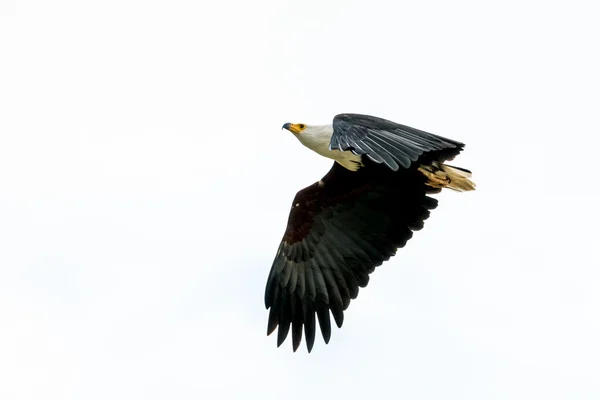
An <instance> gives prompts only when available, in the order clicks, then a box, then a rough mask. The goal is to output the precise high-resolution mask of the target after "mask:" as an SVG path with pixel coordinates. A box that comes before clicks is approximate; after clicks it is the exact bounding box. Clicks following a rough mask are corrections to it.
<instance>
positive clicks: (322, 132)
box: [282, 122, 333, 155]
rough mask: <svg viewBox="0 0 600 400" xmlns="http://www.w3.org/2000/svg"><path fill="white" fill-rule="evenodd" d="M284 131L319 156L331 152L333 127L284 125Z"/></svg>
mask: <svg viewBox="0 0 600 400" xmlns="http://www.w3.org/2000/svg"><path fill="white" fill-rule="evenodd" d="M282 129H287V130H288V131H290V132H292V133H293V134H294V136H295V137H296V139H298V140H299V141H300V142H301V143H302V144H303V145H305V146H306V147H308V148H309V149H311V150H314V151H316V152H317V153H319V154H322V155H325V154H324V153H325V152H327V151H329V142H330V140H331V135H332V134H333V127H332V126H331V124H329V125H306V124H292V123H289V122H288V123H285V124H283V127H282Z"/></svg>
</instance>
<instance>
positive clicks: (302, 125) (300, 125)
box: [298, 124, 306, 129]
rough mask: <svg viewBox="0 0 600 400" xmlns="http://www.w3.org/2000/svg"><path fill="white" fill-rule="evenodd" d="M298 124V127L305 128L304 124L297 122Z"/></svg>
mask: <svg viewBox="0 0 600 400" xmlns="http://www.w3.org/2000/svg"><path fill="white" fill-rule="evenodd" d="M298 126H299V127H300V129H304V128H306V125H304V124H298Z"/></svg>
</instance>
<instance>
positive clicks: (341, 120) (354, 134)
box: [329, 114, 464, 171]
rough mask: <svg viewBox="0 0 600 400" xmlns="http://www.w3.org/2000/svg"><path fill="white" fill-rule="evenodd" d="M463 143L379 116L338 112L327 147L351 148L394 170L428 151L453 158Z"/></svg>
mask: <svg viewBox="0 0 600 400" xmlns="http://www.w3.org/2000/svg"><path fill="white" fill-rule="evenodd" d="M463 147H464V144H462V143H460V142H457V141H454V140H451V139H446V138H443V137H441V136H437V135H434V134H432V133H428V132H425V131H421V130H418V129H415V128H411V127H409V126H405V125H400V124H397V123H395V122H392V121H388V120H385V119H382V118H377V117H372V116H369V115H360V114H339V115H336V116H335V118H334V119H333V136H332V137H331V143H330V145H329V148H330V149H332V150H341V151H345V150H352V151H353V152H354V153H356V154H361V155H363V154H366V155H367V156H368V157H369V158H370V159H371V160H373V161H375V162H376V163H378V164H381V163H383V164H385V165H387V166H388V167H389V168H391V169H392V170H394V171H397V170H398V168H399V167H400V166H402V167H403V168H408V167H409V166H410V165H411V164H412V163H414V162H415V161H417V159H419V157H421V156H422V155H423V154H426V153H429V152H433V153H430V154H431V155H435V156H436V157H438V158H440V159H430V160H424V159H422V160H420V162H421V163H424V162H426V161H443V160H448V159H452V157H454V156H456V155H457V154H458V153H460V151H461V150H462V149H463Z"/></svg>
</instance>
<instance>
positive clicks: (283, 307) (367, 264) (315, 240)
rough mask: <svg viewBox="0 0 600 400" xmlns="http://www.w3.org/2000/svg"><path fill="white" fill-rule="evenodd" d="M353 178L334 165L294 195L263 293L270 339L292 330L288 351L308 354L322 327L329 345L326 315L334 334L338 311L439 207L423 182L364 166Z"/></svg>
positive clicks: (413, 174) (412, 172) (406, 173)
mask: <svg viewBox="0 0 600 400" xmlns="http://www.w3.org/2000/svg"><path fill="white" fill-rule="evenodd" d="M366 163H367V165H366V166H365V167H364V168H361V169H359V170H358V171H356V172H351V171H349V170H347V169H345V168H344V167H342V166H341V165H339V164H338V163H337V162H334V163H333V167H332V168H331V170H330V171H329V172H328V173H327V175H326V176H325V177H324V178H323V179H322V180H321V181H319V182H317V183H315V184H314V185H312V186H309V187H307V188H305V189H303V190H301V191H300V192H298V193H297V194H296V197H295V198H294V202H293V204H292V210H291V212H290V216H289V220H288V225H287V229H286V231H285V234H284V236H283V240H282V242H281V244H280V246H279V249H278V251H277V255H276V256H275V261H274V262H273V266H272V267H271V272H270V274H269V278H268V281H267V287H266V292H265V305H266V307H267V308H270V309H271V310H270V313H269V322H268V328H267V334H271V333H272V332H273V331H274V330H275V328H277V326H279V331H278V335H277V345H278V346H279V345H281V343H283V341H284V340H285V339H286V337H287V335H288V332H289V330H290V326H291V329H292V342H293V349H294V351H296V349H297V348H298V346H299V344H300V341H301V339H302V328H303V327H304V333H305V336H306V345H307V348H308V351H309V352H310V351H311V349H312V346H313V343H314V340H315V331H316V322H315V315H316V317H317V319H318V320H319V325H320V327H321V332H322V334H323V339H324V340H325V342H326V343H327V342H329V338H330V335H331V323H330V319H329V312H330V311H331V314H332V315H333V318H334V320H335V322H336V324H337V326H338V327H341V326H342V322H343V320H344V314H343V311H344V310H345V309H346V308H347V307H348V305H349V304H350V300H351V299H354V298H356V296H357V295H358V288H359V287H365V286H366V285H367V283H368V282H369V274H370V273H371V272H373V271H374V269H375V267H377V266H379V265H381V264H382V263H383V262H384V261H385V260H388V259H389V258H390V257H391V256H393V255H394V254H395V253H396V250H397V249H398V248H399V247H403V246H404V245H405V244H406V242H407V241H408V240H409V239H410V238H411V237H412V234H413V233H412V231H415V230H419V229H421V228H422V227H423V221H424V220H425V219H427V218H428V217H429V210H432V209H434V208H435V207H436V206H437V200H434V199H432V198H430V197H427V196H426V193H427V191H430V190H431V188H429V187H427V186H425V184H424V182H425V178H424V176H423V175H422V174H421V173H419V172H418V171H417V170H416V166H415V167H414V168H410V169H402V170H399V171H397V172H394V171H392V170H391V169H389V168H386V167H384V166H382V165H377V164H374V163H371V162H369V161H368V160H366Z"/></svg>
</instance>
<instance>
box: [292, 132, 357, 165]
mask: <svg viewBox="0 0 600 400" xmlns="http://www.w3.org/2000/svg"><path fill="white" fill-rule="evenodd" d="M332 134H333V128H332V127H331V125H325V126H323V127H318V128H317V127H311V128H307V129H306V130H304V131H302V132H300V133H299V134H297V135H296V137H297V138H298V140H299V141H300V143H302V144H303V145H304V146H306V147H308V148H309V149H311V150H312V151H314V152H315V153H318V154H320V155H322V156H323V157H327V158H330V159H332V160H335V161H337V162H338V163H339V164H341V165H342V166H343V167H344V168H347V169H349V170H351V171H356V170H357V169H358V168H359V167H361V166H362V163H361V157H360V156H358V155H356V154H353V153H352V152H350V151H339V150H329V143H330V141H331V135H332Z"/></svg>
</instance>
